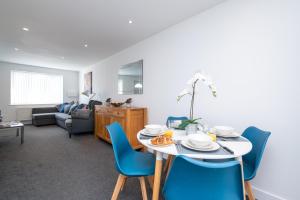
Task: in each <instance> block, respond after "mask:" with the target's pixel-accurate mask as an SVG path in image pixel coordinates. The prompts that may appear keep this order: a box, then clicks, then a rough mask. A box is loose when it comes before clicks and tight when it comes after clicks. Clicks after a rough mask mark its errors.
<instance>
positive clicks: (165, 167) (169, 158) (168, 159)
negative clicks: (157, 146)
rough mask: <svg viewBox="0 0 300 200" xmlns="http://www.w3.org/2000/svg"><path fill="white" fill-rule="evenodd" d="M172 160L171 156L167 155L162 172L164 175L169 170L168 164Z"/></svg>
mask: <svg viewBox="0 0 300 200" xmlns="http://www.w3.org/2000/svg"><path fill="white" fill-rule="evenodd" d="M171 160H172V156H171V155H168V158H167V160H166V163H165V166H164V172H165V173H166V172H167V171H168V169H169V166H170V162H171Z"/></svg>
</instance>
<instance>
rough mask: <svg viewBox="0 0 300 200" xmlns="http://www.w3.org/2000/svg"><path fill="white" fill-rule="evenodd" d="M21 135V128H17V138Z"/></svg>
mask: <svg viewBox="0 0 300 200" xmlns="http://www.w3.org/2000/svg"><path fill="white" fill-rule="evenodd" d="M19 133H20V128H19V127H18V128H17V135H16V137H18V136H19Z"/></svg>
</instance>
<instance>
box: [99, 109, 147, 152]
mask: <svg viewBox="0 0 300 200" xmlns="http://www.w3.org/2000/svg"><path fill="white" fill-rule="evenodd" d="M147 121H148V118H147V108H135V107H130V108H127V107H110V106H100V105H96V106H95V136H96V137H97V138H101V139H103V140H105V141H107V142H109V143H111V141H110V137H109V133H108V132H107V130H106V126H107V125H109V124H111V123H113V122H119V123H120V124H121V126H122V127H123V130H124V131H125V133H126V136H127V138H128V140H129V142H130V144H131V146H132V147H133V148H135V149H137V148H142V145H141V144H140V143H139V142H138V140H137V133H138V131H140V130H142V129H143V128H144V126H145V125H146V124H147Z"/></svg>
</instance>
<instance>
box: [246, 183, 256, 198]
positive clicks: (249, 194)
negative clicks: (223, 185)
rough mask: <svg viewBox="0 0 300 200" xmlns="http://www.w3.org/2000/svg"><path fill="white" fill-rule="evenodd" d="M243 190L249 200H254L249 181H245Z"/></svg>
mask: <svg viewBox="0 0 300 200" xmlns="http://www.w3.org/2000/svg"><path fill="white" fill-rule="evenodd" d="M245 189H246V192H247V195H248V198H249V200H255V197H254V194H253V191H252V187H251V183H250V181H245Z"/></svg>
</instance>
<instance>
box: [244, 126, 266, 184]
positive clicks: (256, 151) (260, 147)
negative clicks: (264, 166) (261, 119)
mask: <svg viewBox="0 0 300 200" xmlns="http://www.w3.org/2000/svg"><path fill="white" fill-rule="evenodd" d="M270 135H271V132H268V131H263V130H260V129H258V128H256V127H254V126H250V127H248V128H247V129H246V130H245V131H244V132H243V137H245V138H247V139H248V140H249V141H250V142H251V143H252V149H251V151H250V152H249V153H248V154H246V155H245V156H243V161H244V162H245V163H246V164H247V165H248V167H251V169H252V172H253V173H252V175H251V178H250V179H252V178H253V177H254V176H255V174H256V171H257V168H258V166H259V163H260V161H261V158H262V155H263V152H264V149H265V147H266V144H267V141H268V138H269V136H270Z"/></svg>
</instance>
